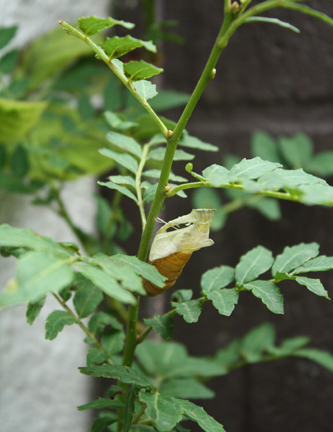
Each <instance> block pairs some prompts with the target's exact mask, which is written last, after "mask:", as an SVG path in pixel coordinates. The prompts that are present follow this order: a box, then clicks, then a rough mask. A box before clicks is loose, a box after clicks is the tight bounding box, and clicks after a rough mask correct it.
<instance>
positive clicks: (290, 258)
mask: <svg viewBox="0 0 333 432" xmlns="http://www.w3.org/2000/svg"><path fill="white" fill-rule="evenodd" d="M318 253H319V245H318V244H317V243H301V244H299V245H297V246H292V247H289V246H287V247H285V248H284V250H283V252H282V254H280V255H278V256H277V257H276V259H275V262H274V264H273V267H272V275H273V276H275V274H276V273H277V272H279V273H289V272H290V271H291V270H294V269H295V268H297V267H299V266H301V265H302V264H304V263H305V262H306V261H308V260H310V259H311V258H315V257H316V256H317V255H318Z"/></svg>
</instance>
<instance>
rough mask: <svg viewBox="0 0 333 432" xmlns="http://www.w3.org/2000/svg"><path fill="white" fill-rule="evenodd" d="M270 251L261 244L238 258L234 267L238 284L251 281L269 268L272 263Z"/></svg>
mask: <svg viewBox="0 0 333 432" xmlns="http://www.w3.org/2000/svg"><path fill="white" fill-rule="evenodd" d="M273 261H274V259H273V255H272V252H271V251H270V250H268V249H266V248H264V247H263V246H257V247H256V248H254V249H252V250H250V251H249V252H247V253H246V254H245V255H243V256H242V257H241V258H240V261H239V263H238V264H237V266H236V269H235V275H236V281H237V283H238V285H239V286H241V285H243V284H244V283H247V282H250V281H253V280H254V279H256V278H257V277H258V276H260V275H261V274H263V273H265V272H266V271H267V270H269V269H270V268H271V266H272V264H273Z"/></svg>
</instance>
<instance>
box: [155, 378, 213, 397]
mask: <svg viewBox="0 0 333 432" xmlns="http://www.w3.org/2000/svg"><path fill="white" fill-rule="evenodd" d="M158 391H159V393H160V394H161V395H163V396H172V397H176V398H180V399H211V398H213V397H214V396H215V393H214V392H213V391H212V390H211V389H209V388H208V387H206V386H205V385H203V384H202V383H201V382H199V381H197V380H195V379H193V378H187V379H186V378H185V379H173V380H170V381H166V382H164V383H163V384H162V386H161V387H160V388H159V390H158Z"/></svg>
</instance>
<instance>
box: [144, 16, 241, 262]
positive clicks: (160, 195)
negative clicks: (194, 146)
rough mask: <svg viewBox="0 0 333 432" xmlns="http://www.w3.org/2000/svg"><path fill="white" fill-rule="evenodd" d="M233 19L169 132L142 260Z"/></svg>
mask: <svg viewBox="0 0 333 432" xmlns="http://www.w3.org/2000/svg"><path fill="white" fill-rule="evenodd" d="M233 19H234V15H233V13H232V12H229V13H227V14H226V15H225V18H224V21H223V24H222V26H221V29H220V31H219V34H218V36H217V38H216V41H215V44H214V46H213V49H212V51H211V54H210V56H209V58H208V61H207V63H206V66H205V68H204V70H203V72H202V74H201V77H200V79H199V81H198V83H197V85H196V87H195V89H194V91H193V93H192V95H191V97H190V99H189V101H188V103H187V105H186V107H185V109H184V111H183V113H182V115H181V117H180V119H179V121H178V123H177V125H176V127H175V130H174V131H173V132H171V131H170V132H169V134H168V135H167V148H166V152H165V157H164V160H163V165H162V170H161V176H160V179H159V182H158V186H157V191H156V194H155V198H154V201H153V203H152V206H151V209H150V212H149V215H148V219H147V224H146V226H145V230H144V232H143V235H142V239H141V243H140V247H139V252H138V258H139V259H140V260H142V261H145V260H146V258H147V254H148V249H149V245H150V240H151V237H152V235H153V231H154V226H155V222H156V218H157V217H158V214H159V212H160V210H161V207H162V204H163V202H164V200H165V197H166V190H165V188H166V186H167V184H168V180H169V175H170V171H171V166H172V162H173V158H174V155H175V151H176V148H177V145H178V142H179V140H180V138H181V135H182V133H183V131H184V129H185V126H186V124H187V122H188V120H189V119H190V117H191V114H192V112H193V110H194V108H195V106H196V105H197V103H198V101H199V99H200V97H201V95H202V93H203V91H204V89H205V88H206V86H207V84H208V83H209V81H210V80H211V79H213V78H214V76H215V69H214V68H215V66H216V63H217V60H218V58H219V56H220V54H221V51H222V49H223V48H224V46H222V47H220V45H219V41H220V39H221V37H223V35H224V34H225V33H226V32H227V30H228V28H229V26H230V24H231V23H232V21H233Z"/></svg>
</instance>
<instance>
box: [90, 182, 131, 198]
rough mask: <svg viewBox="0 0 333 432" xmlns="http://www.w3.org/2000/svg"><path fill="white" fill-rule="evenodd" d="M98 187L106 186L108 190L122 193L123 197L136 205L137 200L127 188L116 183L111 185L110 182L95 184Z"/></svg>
mask: <svg viewBox="0 0 333 432" xmlns="http://www.w3.org/2000/svg"><path fill="white" fill-rule="evenodd" d="M97 183H98V184H99V185H100V186H106V187H107V188H109V189H114V190H117V191H119V192H120V193H122V194H123V195H126V196H127V197H128V198H131V199H132V200H133V201H134V202H136V204H138V199H137V197H136V196H135V195H134V193H133V192H131V191H130V190H129V189H127V187H125V186H121V185H119V184H117V183H113V182H112V181H110V182H106V183H104V182H100V181H99V182H97Z"/></svg>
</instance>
